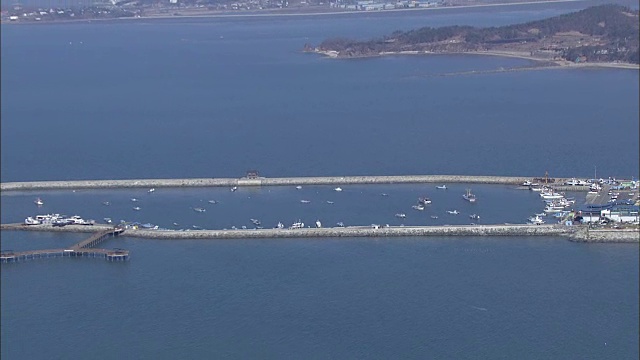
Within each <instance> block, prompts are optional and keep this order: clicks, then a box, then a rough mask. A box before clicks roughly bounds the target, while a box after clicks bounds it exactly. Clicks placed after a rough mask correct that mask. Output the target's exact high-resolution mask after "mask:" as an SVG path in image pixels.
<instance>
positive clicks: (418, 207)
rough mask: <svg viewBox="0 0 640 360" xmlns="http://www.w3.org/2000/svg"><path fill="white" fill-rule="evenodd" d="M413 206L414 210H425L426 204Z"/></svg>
mask: <svg viewBox="0 0 640 360" xmlns="http://www.w3.org/2000/svg"><path fill="white" fill-rule="evenodd" d="M411 208H412V209H414V210H419V211H422V210H424V206H422V205H413V206H412V207H411Z"/></svg>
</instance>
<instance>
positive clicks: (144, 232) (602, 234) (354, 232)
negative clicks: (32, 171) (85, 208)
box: [0, 224, 640, 242]
mask: <svg viewBox="0 0 640 360" xmlns="http://www.w3.org/2000/svg"><path fill="white" fill-rule="evenodd" d="M110 229H114V227H113V226H109V225H93V226H87V225H67V226H64V227H53V226H51V225H24V224H2V225H0V230H25V231H56V232H101V231H105V230H110ZM124 232H125V233H126V235H125V236H127V237H136V238H146V239H168V240H170V239H173V240H180V239H268V238H276V239H277V238H339V237H409V236H422V237H433V236H566V237H567V238H568V239H569V240H571V241H579V242H639V241H640V230H639V229H610V230H609V229H607V230H588V228H587V227H586V226H565V225H559V224H555V225H528V224H505V225H445V226H390V227H372V226H347V227H334V228H303V229H242V230H240V229H237V230H162V229H158V230H153V229H132V228H128V229H126V230H125V231H124Z"/></svg>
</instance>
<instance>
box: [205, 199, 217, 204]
mask: <svg viewBox="0 0 640 360" xmlns="http://www.w3.org/2000/svg"><path fill="white" fill-rule="evenodd" d="M207 202H208V203H209V204H217V203H218V202H217V201H215V200H209V201H207Z"/></svg>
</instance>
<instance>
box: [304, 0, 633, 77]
mask: <svg viewBox="0 0 640 360" xmlns="http://www.w3.org/2000/svg"><path fill="white" fill-rule="evenodd" d="M638 15H639V12H638V11H635V10H631V9H629V8H627V7H624V6H620V5H600V6H594V7H590V8H587V9H585V10H581V11H578V12H574V13H570V14H565V15H560V16H556V17H552V18H548V19H544V20H538V21H532V22H528V23H524V24H517V25H508V26H501V27H488V28H476V27H471V26H446V27H441V28H432V27H423V28H420V29H417V30H411V31H406V32H402V31H397V32H394V33H393V34H391V35H389V36H386V37H384V38H382V39H375V40H370V41H353V40H349V39H340V38H339V39H328V40H325V41H324V42H322V43H321V44H320V45H319V46H318V47H317V49H314V50H319V51H335V52H337V56H338V57H359V56H374V55H379V54H380V53H384V52H401V51H429V52H436V53H437V52H471V51H483V50H514V51H529V52H531V53H532V54H533V53H534V52H546V53H547V54H551V55H548V56H549V57H554V58H561V59H565V60H570V61H575V60H576V59H581V60H582V61H585V60H586V61H621V62H628V63H635V64H638V63H639V62H640V58H639V56H638V42H639V41H638V40H639V30H640V29H639V23H640V22H639V17H638ZM310 49H311V47H309V46H308V47H307V50H310Z"/></svg>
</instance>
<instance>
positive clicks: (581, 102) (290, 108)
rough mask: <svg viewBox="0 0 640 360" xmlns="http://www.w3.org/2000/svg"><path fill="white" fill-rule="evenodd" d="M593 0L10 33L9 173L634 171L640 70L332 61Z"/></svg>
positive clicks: (6, 62)
mask: <svg viewBox="0 0 640 360" xmlns="http://www.w3.org/2000/svg"><path fill="white" fill-rule="evenodd" d="M586 4H588V3H581V2H580V3H575V4H563V5H558V6H559V7H560V8H559V9H555V8H553V7H552V8H551V9H549V8H544V7H541V6H538V7H531V8H525V9H519V8H517V7H506V8H503V9H502V11H498V9H495V8H494V9H492V10H491V11H489V10H482V11H466V12H465V11H457V12H452V11H449V12H444V13H440V12H428V11H427V12H416V13H411V12H410V13H403V14H374V15H361V16H345V17H319V18H308V17H299V18H266V19H265V18H261V19H244V20H237V19H236V20H228V19H205V20H202V19H200V20H196V19H171V20H166V21H123V22H113V23H90V24H86V23H82V24H65V25H60V24H54V25H48V24H42V25H37V26H35V25H34V26H4V27H3V29H2V30H3V31H2V35H1V36H2V60H3V61H2V64H3V66H2V80H1V82H2V89H3V90H4V91H2V94H1V100H2V103H3V104H6V105H4V106H2V109H1V111H2V113H1V115H2V134H1V140H2V142H1V143H2V145H1V147H2V150H3V151H2V154H1V160H2V165H1V169H2V174H1V179H2V181H27V180H64V179H92V178H123V179H124V178H176V177H237V176H241V175H243V174H244V173H245V171H246V170H248V169H258V170H259V171H261V172H262V174H263V175H265V176H272V177H273V176H307V175H358V174H482V175H487V174H495V175H526V176H529V175H538V176H542V175H543V174H544V172H545V171H549V173H550V174H551V176H585V177H591V176H593V174H594V166H595V167H596V169H597V173H598V174H601V175H606V176H616V177H627V178H628V177H630V176H634V175H635V176H637V175H638V161H637V160H638V157H637V150H638V147H639V145H638V136H637V134H638V131H639V127H638V118H639V116H640V113H639V111H638V100H637V99H638V96H639V93H638V86H637V85H638V81H639V80H638V72H637V71H629V70H615V69H610V70H603V69H598V70H593V69H588V70H573V71H570V70H548V71H529V72H509V73H498V74H477V75H461V76H453V77H450V76H444V77H443V76H433V75H439V74H440V75H441V74H448V73H453V72H463V71H471V70H477V71H481V70H495V69H499V68H501V67H502V68H511V67H519V66H529V65H531V63H530V62H529V61H526V60H518V59H503V58H491V57H478V56H425V57H419V56H398V57H386V58H381V59H360V60H352V61H335V60H331V59H326V58H322V57H319V56H317V55H313V54H304V53H301V51H300V50H301V49H302V47H303V45H304V44H305V43H312V44H318V43H319V42H321V41H322V40H323V39H325V38H328V37H334V36H346V37H352V38H371V37H376V36H382V35H384V34H389V33H391V32H392V31H394V30H398V29H400V30H402V29H412V28H416V27H420V26H443V25H450V24H470V25H477V26H489V25H503V24H509V23H516V22H522V21H525V20H532V19H538V18H546V17H549V16H553V15H557V14H559V13H564V12H568V11H571V10H572V9H567V7H569V5H572V6H573V7H574V8H573V9H576V8H580V7H584V6H586Z"/></svg>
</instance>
